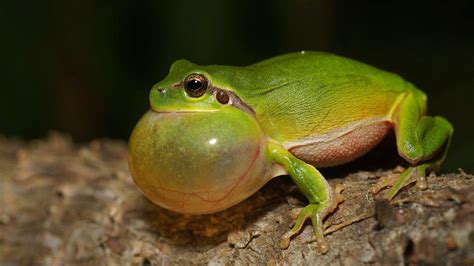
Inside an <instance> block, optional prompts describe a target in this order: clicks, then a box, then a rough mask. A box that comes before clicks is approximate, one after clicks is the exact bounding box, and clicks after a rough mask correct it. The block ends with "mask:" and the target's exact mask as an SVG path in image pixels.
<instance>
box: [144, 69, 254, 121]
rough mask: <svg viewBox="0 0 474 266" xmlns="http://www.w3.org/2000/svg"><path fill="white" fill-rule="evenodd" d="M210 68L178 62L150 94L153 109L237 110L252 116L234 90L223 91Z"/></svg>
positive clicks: (189, 110) (161, 111) (187, 110)
mask: <svg viewBox="0 0 474 266" xmlns="http://www.w3.org/2000/svg"><path fill="white" fill-rule="evenodd" d="M206 69H208V68H207V67H200V66H197V65H195V64H193V63H191V62H189V61H186V60H178V61H176V62H175V63H174V64H173V65H172V66H171V69H170V72H169V74H168V76H167V77H166V78H165V79H164V80H162V81H161V82H159V83H157V84H156V85H154V86H153V88H152V90H151V91H150V106H151V109H152V110H153V111H155V112H159V113H164V112H177V113H185V112H212V111H218V110H220V109H222V108H224V107H225V106H234V107H236V108H238V109H241V110H243V111H246V112H249V113H253V111H252V110H251V108H250V107H249V106H247V105H246V104H244V103H243V101H242V100H241V99H240V98H239V97H238V96H237V95H236V94H235V93H234V92H233V91H231V90H228V89H224V88H221V87H220V86H218V85H216V83H218V82H217V81H216V80H214V77H213V76H212V75H210V74H209V73H208V72H207V71H206Z"/></svg>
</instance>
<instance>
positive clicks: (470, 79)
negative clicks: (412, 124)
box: [0, 0, 474, 172]
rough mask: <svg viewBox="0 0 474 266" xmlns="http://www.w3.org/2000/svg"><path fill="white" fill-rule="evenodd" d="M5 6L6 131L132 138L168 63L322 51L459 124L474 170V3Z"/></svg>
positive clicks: (454, 154)
mask: <svg viewBox="0 0 474 266" xmlns="http://www.w3.org/2000/svg"><path fill="white" fill-rule="evenodd" d="M10 2H11V3H6V2H2V4H0V30H1V31H0V33H1V41H0V56H1V64H0V73H1V84H2V85H1V86H0V88H1V90H0V92H1V94H0V134H2V135H6V136H18V137H21V138H24V139H31V138H40V137H43V136H45V135H46V134H47V133H48V132H49V131H51V130H58V131H61V132H67V133H69V134H71V135H72V136H73V138H74V140H76V141H87V140H90V139H93V138H102V137H107V138H122V139H127V137H128V135H129V134H130V132H131V130H132V128H133V126H134V123H135V122H136V121H137V119H138V118H139V117H140V115H141V114H142V113H143V112H144V111H145V110H146V109H147V108H148V107H147V105H148V99H147V96H148V91H149V89H150V88H151V86H152V85H153V84H154V83H155V82H158V81H159V80H160V79H162V78H163V77H164V76H165V75H166V73H167V71H168V67H169V66H170V64H171V63H172V62H173V61H174V60H177V59H180V58H186V59H189V60H191V61H194V62H196V63H199V64H230V65H247V64H251V63H254V62H256V61H259V60H261V59H265V58H268V57H271V56H274V55H277V54H282V53H286V52H292V51H299V50H322V51H329V52H333V53H336V54H340V55H343V56H347V57H351V58H354V59H357V60H360V61H363V62H366V63H369V64H371V65H374V66H376V67H379V68H382V69H385V70H389V71H392V72H395V73H398V74H400V75H401V76H403V77H404V78H405V79H407V80H409V81H411V82H413V83H414V84H416V85H417V86H418V87H419V88H421V89H422V90H424V91H425V92H427V94H428V96H429V112H430V113H431V114H438V115H443V116H445V117H447V118H448V119H449V120H450V121H451V122H452V123H453V124H454V127H455V135H454V140H453V143H452V149H451V152H450V154H449V155H448V160H447V162H446V167H445V170H447V171H455V170H456V169H457V168H458V167H462V168H464V169H465V170H468V171H471V172H472V171H474V159H473V155H472V154H473V150H474V139H473V133H474V131H473V120H474V118H473V116H474V107H473V103H474V93H473V89H474V87H473V85H474V19H473V14H474V9H473V4H471V3H473V1H471V0H466V1H439V2H438V1H363V0H358V1H330V0H327V1H316V0H313V1H310V0H292V1H281V0H265V1H263V0H260V1H252V0H239V1H176V0H173V1H171V0H170V1H157V0H154V1H153V0H146V1H131V0H129V1H125V0H118V1H96V0H81V1H62V0H44V1H10Z"/></svg>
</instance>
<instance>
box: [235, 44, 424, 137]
mask: <svg viewBox="0 0 474 266" xmlns="http://www.w3.org/2000/svg"><path fill="white" fill-rule="evenodd" d="M240 71H241V72H239V71H237V72H235V73H234V75H233V77H232V78H239V79H240V80H239V83H240V84H241V85H240V86H241V87H242V89H241V90H240V91H239V92H238V93H239V95H240V96H241V97H242V98H243V100H244V101H245V102H248V103H249V104H250V106H252V107H253V108H254V110H255V112H256V115H257V117H258V119H259V121H260V123H261V125H262V127H263V128H264V130H265V131H266V132H267V134H268V135H269V136H271V137H272V138H274V139H275V140H278V141H280V142H292V141H300V140H303V139H305V138H308V137H314V136H318V135H323V134H327V133H329V132H332V131H334V130H336V129H340V128H342V127H345V126H349V125H350V124H352V123H356V122H360V121H364V120H371V119H382V120H383V119H385V120H386V119H387V117H388V116H389V114H390V112H391V111H392V109H393V107H394V105H395V104H396V102H397V101H399V100H400V98H401V97H402V95H403V94H404V93H406V92H408V91H417V93H421V94H422V92H420V91H418V90H417V89H416V88H415V87H414V86H413V85H412V84H410V83H409V82H406V81H405V80H403V79H402V78H400V77H399V76H398V75H395V74H392V73H388V72H385V71H382V70H379V69H376V68H374V67H371V66H369V65H366V64H364V63H360V62H357V61H354V60H351V59H347V58H344V57H340V56H336V55H332V54H328V53H321V52H301V53H292V54H287V55H282V56H278V57H274V58H271V59H268V60H264V61H261V62H259V63H257V64H254V65H251V66H249V67H245V68H241V69H240ZM242 76H247V77H251V78H242Z"/></svg>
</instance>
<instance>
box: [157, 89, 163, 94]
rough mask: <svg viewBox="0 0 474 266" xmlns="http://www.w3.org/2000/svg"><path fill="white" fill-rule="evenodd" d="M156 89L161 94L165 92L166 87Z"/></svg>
mask: <svg viewBox="0 0 474 266" xmlns="http://www.w3.org/2000/svg"><path fill="white" fill-rule="evenodd" d="M156 91H158V92H159V93H160V94H163V93H165V89H164V88H156Z"/></svg>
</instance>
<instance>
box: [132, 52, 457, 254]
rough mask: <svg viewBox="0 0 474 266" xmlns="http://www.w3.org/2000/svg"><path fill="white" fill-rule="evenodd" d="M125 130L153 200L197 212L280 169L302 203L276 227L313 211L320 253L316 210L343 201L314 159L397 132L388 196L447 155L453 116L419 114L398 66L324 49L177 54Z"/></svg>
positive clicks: (417, 96) (225, 203) (417, 97)
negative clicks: (239, 61) (230, 56)
mask: <svg viewBox="0 0 474 266" xmlns="http://www.w3.org/2000/svg"><path fill="white" fill-rule="evenodd" d="M149 105H150V109H149V110H148V111H147V112H146V113H145V114H144V115H143V116H142V118H141V119H140V120H139V121H138V123H137V124H136V126H135V128H134V129H133V132H132V134H131V137H130V140H129V153H128V164H129V168H130V172H131V175H132V178H133V180H134V182H135V184H136V185H137V186H138V188H139V189H140V190H141V191H142V192H143V194H144V195H145V196H146V197H147V198H148V199H149V200H151V201H152V202H153V203H155V204H157V205H159V206H161V207H163V208H165V209H168V210H171V211H173V212H177V213H182V214H190V215H202V214H210V213H215V212H219V211H222V210H225V209H228V208H230V207H232V206H234V205H236V204H238V203H240V202H242V201H244V200H245V199H247V198H249V197H250V196H251V195H253V194H254V193H256V192H257V191H258V190H259V189H260V188H262V187H263V186H264V185H265V184H266V183H267V182H268V181H270V180H271V179H273V178H274V177H277V176H282V175H289V176H290V177H291V179H292V180H293V182H294V183H295V184H296V186H297V187H298V188H299V190H300V191H301V193H302V194H303V195H304V196H305V197H306V199H307V200H308V204H307V205H306V206H305V207H303V208H301V209H300V210H299V212H298V213H297V215H296V216H295V217H294V218H295V221H294V224H293V226H292V227H290V228H289V230H288V231H287V233H285V234H284V235H283V236H282V237H281V242H280V245H281V247H282V248H287V247H288V245H289V243H290V239H291V238H292V237H294V236H295V235H296V234H298V233H299V232H300V231H301V230H302V227H303V224H304V223H305V222H306V221H307V220H310V221H311V223H312V226H313V231H314V237H313V240H314V241H315V242H316V243H317V244H316V246H317V248H318V250H319V251H320V252H321V253H326V252H327V250H328V248H329V247H328V243H327V241H326V239H325V237H324V227H323V221H324V219H325V218H326V217H327V216H328V215H329V214H330V213H331V212H333V211H334V210H335V209H336V208H337V205H338V204H340V203H341V202H342V201H343V200H344V199H343V197H341V196H342V195H341V193H340V192H341V189H339V190H338V191H336V190H337V189H335V188H333V187H332V186H331V185H330V184H329V183H328V181H327V180H326V179H325V177H324V176H323V175H322V174H321V172H320V171H319V170H318V169H321V168H324V167H335V166H338V165H342V164H346V163H348V162H351V161H353V160H355V159H357V158H359V157H361V156H363V155H364V154H366V153H367V152H369V151H370V150H371V149H373V148H374V147H375V146H377V145H378V144H379V143H380V142H381V141H382V140H383V139H384V138H385V137H386V136H387V134H389V133H390V132H393V131H394V132H395V139H396V148H397V150H398V154H399V155H400V156H401V157H402V158H403V159H404V160H405V161H406V163H407V165H408V167H407V168H404V171H403V172H402V173H400V175H398V176H396V177H395V178H392V179H390V180H391V181H387V180H385V181H384V182H383V183H382V184H378V185H377V188H376V189H375V190H376V192H378V191H379V190H381V189H382V188H386V187H390V189H389V190H388V192H386V194H385V196H384V197H385V198H386V199H387V200H391V199H393V198H394V197H395V195H397V193H398V192H399V191H400V189H402V188H403V187H404V186H406V185H407V184H408V183H411V182H415V181H416V182H417V184H418V183H419V184H420V185H419V187H420V188H423V187H425V186H426V176H427V174H428V173H429V172H432V171H437V170H438V169H439V168H440V166H441V164H442V163H443V161H444V160H445V158H446V154H447V151H448V148H449V145H450V141H451V137H452V134H453V126H452V125H451V123H450V122H449V121H448V120H446V119H445V118H443V117H441V116H428V115H427V96H426V94H425V93H424V92H422V91H421V90H420V89H418V88H417V87H415V85H413V84H412V83H410V82H408V81H406V80H404V79H403V78H402V77H400V76H399V75H397V74H394V73H390V72H387V71H384V70H381V69H378V68H376V67H373V66H370V65H368V64H365V63H362V62H359V61H356V60H353V59H349V58H345V57H342V56H338V55H335V54H331V53H326V52H316V51H301V52H294V53H289V54H284V55H279V56H276V57H273V58H270V59H266V60H263V61H260V62H258V63H255V64H252V65H248V66H228V65H206V66H201V65H197V64H194V63H192V62H190V61H187V60H183V59H182V60H178V61H175V62H174V63H173V64H172V65H171V67H170V70H169V73H168V75H167V76H166V77H165V78H164V79H163V80H161V81H160V82H158V83H156V84H155V85H154V86H153V87H152V89H151V90H150V94H149Z"/></svg>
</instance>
